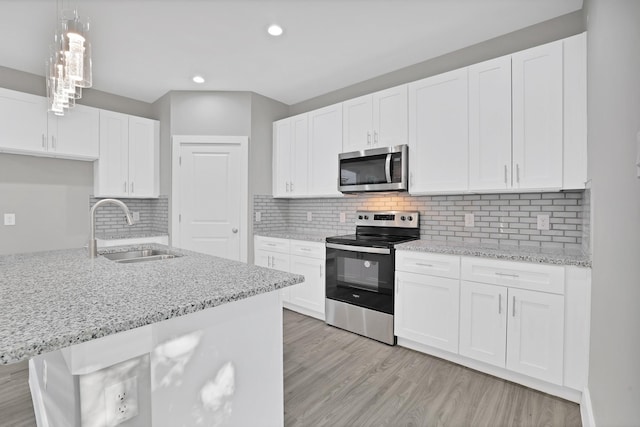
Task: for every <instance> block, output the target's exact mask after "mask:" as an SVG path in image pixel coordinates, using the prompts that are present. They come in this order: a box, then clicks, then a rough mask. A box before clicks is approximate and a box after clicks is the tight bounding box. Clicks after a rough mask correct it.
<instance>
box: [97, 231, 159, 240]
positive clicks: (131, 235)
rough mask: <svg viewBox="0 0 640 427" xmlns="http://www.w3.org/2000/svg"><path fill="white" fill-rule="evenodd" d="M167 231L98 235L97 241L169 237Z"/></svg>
mask: <svg viewBox="0 0 640 427" xmlns="http://www.w3.org/2000/svg"><path fill="white" fill-rule="evenodd" d="M168 235H169V233H167V232H166V231H164V232H162V231H141V232H128V233H127V232H115V233H96V239H101V240H119V239H140V238H145V237H162V236H168Z"/></svg>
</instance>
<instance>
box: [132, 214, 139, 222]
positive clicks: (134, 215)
mask: <svg viewBox="0 0 640 427" xmlns="http://www.w3.org/2000/svg"><path fill="white" fill-rule="evenodd" d="M133 220H134V221H136V222H137V221H140V212H134V213H133Z"/></svg>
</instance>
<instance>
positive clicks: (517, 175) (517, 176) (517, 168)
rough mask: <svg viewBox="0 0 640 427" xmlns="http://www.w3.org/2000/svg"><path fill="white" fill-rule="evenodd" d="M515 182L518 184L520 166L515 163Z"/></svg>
mask: <svg viewBox="0 0 640 427" xmlns="http://www.w3.org/2000/svg"><path fill="white" fill-rule="evenodd" d="M516 182H517V183H518V184H520V165H519V164H517V163H516Z"/></svg>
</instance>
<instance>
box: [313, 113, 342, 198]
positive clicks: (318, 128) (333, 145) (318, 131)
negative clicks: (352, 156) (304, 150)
mask: <svg viewBox="0 0 640 427" xmlns="http://www.w3.org/2000/svg"><path fill="white" fill-rule="evenodd" d="M308 120H309V160H308V165H309V168H308V170H309V185H308V191H307V195H309V196H341V195H342V193H340V192H339V191H338V181H337V179H338V154H339V153H340V152H341V150H342V104H337V105H332V106H329V107H325V108H321V109H319V110H315V111H312V112H310V113H309V115H308Z"/></svg>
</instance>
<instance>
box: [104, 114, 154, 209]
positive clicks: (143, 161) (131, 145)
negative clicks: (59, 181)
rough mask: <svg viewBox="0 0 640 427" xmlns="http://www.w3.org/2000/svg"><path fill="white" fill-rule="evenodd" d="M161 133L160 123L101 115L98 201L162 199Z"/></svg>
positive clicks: (139, 118) (120, 116)
mask: <svg viewBox="0 0 640 427" xmlns="http://www.w3.org/2000/svg"><path fill="white" fill-rule="evenodd" d="M158 131H159V123H158V122H157V121H156V120H150V119H145V118H142V117H133V116H129V115H127V114H121V113H115V112H112V111H104V110H103V111H100V159H99V160H98V161H97V162H96V163H95V164H94V192H95V196H96V197H158V187H159V133H158Z"/></svg>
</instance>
